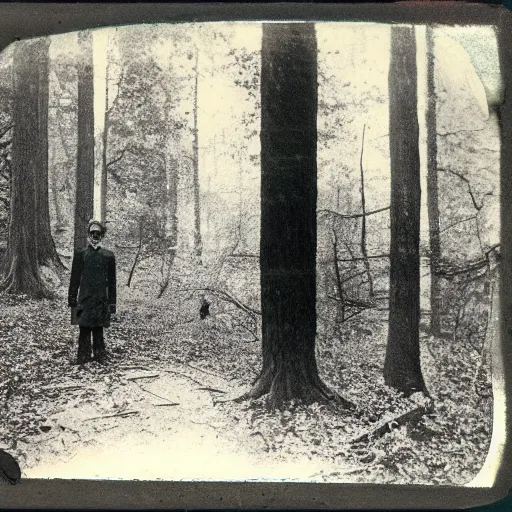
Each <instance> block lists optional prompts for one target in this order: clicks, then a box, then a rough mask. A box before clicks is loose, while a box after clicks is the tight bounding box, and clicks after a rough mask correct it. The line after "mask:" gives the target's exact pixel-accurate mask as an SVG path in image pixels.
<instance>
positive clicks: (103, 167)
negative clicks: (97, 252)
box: [100, 52, 110, 225]
mask: <svg viewBox="0 0 512 512" xmlns="http://www.w3.org/2000/svg"><path fill="white" fill-rule="evenodd" d="M107 59H108V52H107ZM105 74H106V76H105V122H104V126H103V133H102V146H101V184H100V190H101V198H100V208H101V221H102V222H103V224H104V225H106V224H105V223H106V222H107V186H108V184H107V180H108V177H107V176H108V172H107V171H108V169H107V145H108V129H109V124H110V110H109V107H108V96H109V91H108V74H109V63H108V60H107V65H106V68H105Z"/></svg>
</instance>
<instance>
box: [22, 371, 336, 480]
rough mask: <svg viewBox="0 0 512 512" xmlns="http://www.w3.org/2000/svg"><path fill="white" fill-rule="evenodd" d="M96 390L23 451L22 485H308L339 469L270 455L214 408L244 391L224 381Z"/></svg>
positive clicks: (147, 381)
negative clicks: (92, 481)
mask: <svg viewBox="0 0 512 512" xmlns="http://www.w3.org/2000/svg"><path fill="white" fill-rule="evenodd" d="M85 371H87V370H85ZM104 382H105V387H108V385H109V377H105V379H104ZM64 387H65V386H63V390H62V392H66V390H65V389H64ZM101 387H102V386H98V389H97V393H96V394H95V396H93V398H92V399H90V400H83V401H76V400H75V401H74V400H72V399H71V395H70V402H69V406H68V407H66V409H65V410H63V411H61V412H58V413H55V414H53V415H51V416H50V417H49V418H48V422H47V428H48V432H46V433H44V434H42V435H41V436H40V437H39V438H38V439H35V440H33V441H32V443H33V444H32V446H30V447H28V448H29V449H28V450H27V454H28V455H27V460H26V464H25V465H24V466H25V467H24V471H23V475H24V477H26V478H115V479H151V480H154V479H162V480H170V479H172V480H196V479H199V480H219V479H221V480H250V479H267V480H268V479H271V480H281V479H283V478H286V479H292V480H309V481H311V480H315V477H314V475H320V474H322V473H325V472H333V471H336V472H339V471H340V469H343V468H340V467H339V465H338V466H334V465H332V464H328V463H326V461H325V460H322V459H318V461H315V460H311V459H309V458H306V459H304V460H298V459H297V458H296V457H293V458H292V457H290V456H288V458H286V457H279V456H276V454H269V453H267V452H266V451H265V442H266V441H265V440H264V439H261V438H260V437H259V436H257V435H251V433H250V432H248V431H246V430H244V429H241V428H239V427H238V425H237V418H236V416H235V417H231V416H230V415H229V414H226V411H225V410H223V408H222V406H221V405H220V406H219V404H217V405H216V401H217V400H226V399H228V398H231V397H234V396H236V395H237V394H238V393H240V392H241V391H242V389H241V388H239V387H238V386H237V385H233V383H232V382H229V381H227V380H225V379H223V378H221V377H218V376H213V375H210V374H208V373H205V372H203V371H200V370H192V369H191V368H190V367H188V366H183V367H180V366H174V365H173V367H172V369H169V368H166V369H159V370H155V371H146V370H143V371H141V370H137V369H127V370H126V371H125V373H124V374H123V378H122V379H121V381H120V385H118V386H115V388H111V390H110V393H108V394H104V393H105V389H101ZM221 391H224V393H222V392H221Z"/></svg>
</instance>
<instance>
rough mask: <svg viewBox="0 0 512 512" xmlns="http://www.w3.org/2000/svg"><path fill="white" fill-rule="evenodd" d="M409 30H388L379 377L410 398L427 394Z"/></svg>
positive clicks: (412, 55) (414, 84) (414, 78)
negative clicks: (384, 284)
mask: <svg viewBox="0 0 512 512" xmlns="http://www.w3.org/2000/svg"><path fill="white" fill-rule="evenodd" d="M416 94H417V76H416V41H415V35H414V28H410V27H393V28H392V29H391V62H390V68H389V117H390V119H389V140H390V157H391V244H390V245H391V247H390V258H391V269H390V290H389V296H390V297H389V331H388V344H387V351H386V360H385V363H384V379H385V382H386V384H387V385H388V386H392V387H394V388H396V389H398V390H399V391H402V392H403V393H405V394H407V395H409V394H412V393H414V392H415V391H426V387H425V383H424V381H423V376H422V374H421V366H420V347H419V320H420V257H419V240H420V196H421V189H420V156H419V145H418V131H419V128H418V116H417V96H416Z"/></svg>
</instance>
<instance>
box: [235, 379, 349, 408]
mask: <svg viewBox="0 0 512 512" xmlns="http://www.w3.org/2000/svg"><path fill="white" fill-rule="evenodd" d="M265 395H267V402H266V405H267V409H269V410H274V409H283V408H284V407H285V406H286V404H287V403H288V402H290V401H291V400H296V401H297V402H300V403H302V404H304V405H309V404H312V403H322V404H329V403H334V404H337V405H340V406H341V407H343V408H346V409H355V408H356V406H355V404H353V403H352V402H350V401H349V400H347V399H346V398H343V397H342V396H340V395H339V394H338V393H335V392H333V391H331V390H330V389H329V388H328V387H327V386H326V385H325V384H324V382H323V381H322V380H321V379H320V377H319V376H318V375H317V374H315V372H313V374H312V375H311V374H308V373H303V374H300V375H294V374H293V372H291V371H289V370H284V371H277V372H273V371H271V370H269V369H267V370H262V372H261V374H260V375H259V377H257V378H256V380H255V382H254V383H253V387H252V389H251V390H249V391H248V392H247V393H244V394H243V395H242V396H240V397H238V398H235V399H234V400H233V401H234V402H235V403H241V402H244V401H246V400H250V399H252V400H257V399H259V398H261V397H263V396H265Z"/></svg>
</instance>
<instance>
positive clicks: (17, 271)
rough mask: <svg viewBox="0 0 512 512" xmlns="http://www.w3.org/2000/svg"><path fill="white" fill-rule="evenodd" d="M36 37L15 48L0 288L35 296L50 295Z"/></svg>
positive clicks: (38, 45)
mask: <svg viewBox="0 0 512 512" xmlns="http://www.w3.org/2000/svg"><path fill="white" fill-rule="evenodd" d="M40 45H41V41H40V40H31V41H20V42H18V43H16V46H15V48H14V51H13V68H14V69H13V90H14V91H13V92H14V94H13V96H14V101H13V124H14V127H13V141H12V175H11V216H10V222H9V237H8V243H7V252H6V255H5V258H4V265H5V268H4V278H3V280H2V282H1V283H0V290H2V291H6V292H8V293H23V294H26V295H29V296H31V297H35V298H42V297H48V296H50V295H51V294H50V292H49V290H48V289H47V288H46V286H45V284H44V282H43V280H42V279H41V275H40V273H39V266H38V258H37V255H38V237H37V227H38V222H37V217H38V214H39V212H38V211H37V210H36V208H35V205H36V182H37V177H38V176H37V173H38V172H40V170H39V168H38V166H39V157H40V148H39V146H38V144H37V143H36V144H35V143H34V141H37V140H38V135H39V130H40V128H41V127H40V120H39V115H38V114H39V108H40V103H39V94H38V93H39V63H40V57H41V55H40V51H39V50H40Z"/></svg>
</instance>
